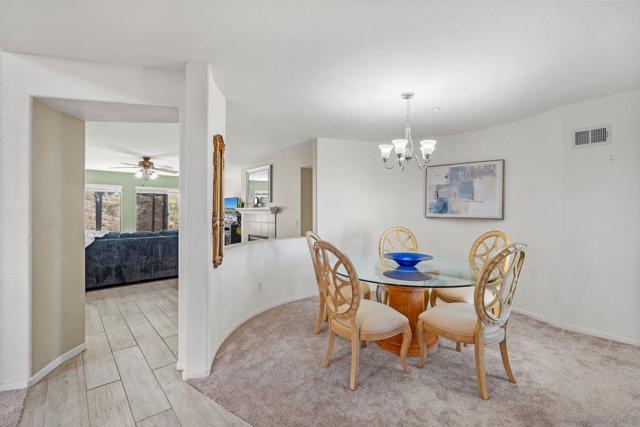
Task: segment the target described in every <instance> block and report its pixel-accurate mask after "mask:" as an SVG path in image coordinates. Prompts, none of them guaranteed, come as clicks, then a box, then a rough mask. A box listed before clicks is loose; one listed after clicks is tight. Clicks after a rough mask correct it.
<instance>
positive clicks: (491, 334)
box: [416, 243, 527, 400]
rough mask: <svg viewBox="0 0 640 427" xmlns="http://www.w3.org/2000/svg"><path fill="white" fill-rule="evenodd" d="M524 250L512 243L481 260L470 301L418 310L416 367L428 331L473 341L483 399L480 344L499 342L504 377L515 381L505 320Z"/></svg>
mask: <svg viewBox="0 0 640 427" xmlns="http://www.w3.org/2000/svg"><path fill="white" fill-rule="evenodd" d="M526 250H527V247H526V245H523V244H520V243H513V244H511V245H509V246H507V247H506V248H504V249H502V250H501V251H500V252H498V253H497V254H496V255H495V256H494V257H493V258H492V259H491V260H490V261H489V262H488V263H486V264H485V266H484V268H483V270H482V272H481V273H480V276H479V277H478V279H477V281H476V286H475V291H474V303H473V305H471V304H467V303H464V302H455V303H448V304H439V305H437V306H435V307H432V308H430V309H428V310H426V311H425V312H423V313H422V314H420V316H419V317H418V324H417V327H416V333H417V334H418V342H419V345H420V362H419V363H418V367H422V366H423V365H424V363H425V359H426V340H425V333H426V332H427V331H429V332H431V333H433V334H435V335H438V336H441V337H444V338H448V339H450V340H454V341H456V342H463V343H467V344H473V345H474V348H475V356H476V373H477V376H478V388H479V390H480V396H481V397H482V398H483V399H485V400H486V399H488V398H489V393H488V392H487V380H486V376H485V370H484V346H486V345H491V344H499V345H500V354H501V355H502V363H503V365H504V370H505V371H506V373H507V377H508V378H509V381H511V382H512V383H515V382H516V379H515V377H514V376H513V372H512V371H511V364H510V363H509V353H508V351H507V323H508V321H509V315H510V314H511V306H512V303H513V296H514V294H515V291H516V288H517V286H518V280H519V279H520V272H521V270H522V264H523V263H524V259H525V254H526Z"/></svg>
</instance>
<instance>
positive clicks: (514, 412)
mask: <svg viewBox="0 0 640 427" xmlns="http://www.w3.org/2000/svg"><path fill="white" fill-rule="evenodd" d="M316 309H317V301H316V300H315V299H308V300H304V301H298V302H294V303H290V304H286V305H284V306H280V307H277V308H275V309H273V310H270V311H268V312H266V313H263V314H261V315H260V316H257V317H255V318H253V319H251V320H250V321H248V322H247V323H245V324H244V325H242V326H241V327H240V328H239V329H238V330H236V331H235V332H234V333H233V334H232V335H231V336H230V337H229V339H228V340H227V341H226V342H225V344H224V345H223V347H222V349H221V351H220V352H219V354H218V356H217V357H216V359H215V361H214V363H213V369H212V373H211V375H210V376H209V377H208V378H206V379H203V380H198V381H193V382H192V384H193V385H194V386H195V387H196V388H198V389H199V390H200V391H202V392H203V393H205V394H206V395H207V396H209V397H210V398H212V399H214V400H216V401H217V402H219V403H221V404H222V405H223V406H224V407H226V408H227V409H229V410H231V411H232V412H233V413H235V414H236V415H238V416H239V417H241V418H243V419H244V420H245V421H247V422H249V423H250V424H252V425H254V426H384V427H391V426H430V425H433V426H436V425H444V426H492V427H493V426H640V347H635V346H630V345H624V344H618V343H614V342H609V341H607V340H602V339H597V338H592V337H589V336H586V335H581V334H576V333H571V332H566V331H562V330H560V329H556V328H553V327H551V326H549V325H547V324H545V323H542V322H539V321H536V320H533V319H530V318H528V317H525V316H522V315H517V314H514V315H513V316H512V318H511V321H510V327H509V339H510V353H511V365H512V367H513V370H514V374H515V376H516V379H517V380H518V384H517V385H515V384H512V383H510V382H508V381H507V380H506V376H505V373H504V370H503V367H502V362H501V360H500V353H499V351H498V348H497V346H495V347H488V348H487V374H488V378H487V381H488V387H489V394H490V400H488V401H483V400H481V399H480V397H479V395H478V390H477V386H476V376H475V368H474V356H473V348H472V347H468V348H464V349H463V350H462V352H461V353H457V352H455V351H454V350H453V348H452V345H451V343H449V342H446V341H441V348H440V350H439V351H438V352H437V353H436V354H435V355H433V356H431V357H430V358H429V359H428V361H427V365H425V367H424V368H422V369H418V368H416V367H415V363H416V360H417V359H413V358H412V359H410V365H412V366H411V367H412V369H411V373H410V374H404V373H403V372H402V370H401V366H400V361H399V359H398V357H397V356H394V355H392V354H390V353H387V352H385V351H383V350H381V349H380V348H379V347H377V345H375V344H369V346H368V347H367V348H364V349H362V351H361V353H360V367H361V370H360V379H359V388H358V390H357V391H356V392H351V391H349V389H348V381H349V368H350V365H349V361H350V347H349V344H348V342H347V341H345V340H342V339H337V340H336V346H335V350H334V358H333V362H332V363H331V365H329V367H328V368H322V366H321V359H322V354H323V351H324V349H325V344H326V336H327V334H326V327H325V328H324V329H323V332H322V333H321V334H320V335H314V334H313V333H312V330H313V321H314V319H315V313H316V312H315V310H316Z"/></svg>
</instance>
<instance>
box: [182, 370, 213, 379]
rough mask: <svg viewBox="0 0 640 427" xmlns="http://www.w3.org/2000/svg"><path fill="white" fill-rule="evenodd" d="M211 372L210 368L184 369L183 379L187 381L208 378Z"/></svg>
mask: <svg viewBox="0 0 640 427" xmlns="http://www.w3.org/2000/svg"><path fill="white" fill-rule="evenodd" d="M210 373H211V370H210V369H207V370H206V371H190V372H187V371H182V379H183V380H185V381H187V380H196V379H198V378H207V377H208V376H209V374H210Z"/></svg>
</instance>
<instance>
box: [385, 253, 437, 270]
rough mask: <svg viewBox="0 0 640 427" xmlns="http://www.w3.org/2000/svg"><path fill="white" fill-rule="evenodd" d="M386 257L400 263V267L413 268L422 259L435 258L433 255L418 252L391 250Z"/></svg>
mask: <svg viewBox="0 0 640 427" xmlns="http://www.w3.org/2000/svg"><path fill="white" fill-rule="evenodd" d="M384 257H385V258H387V259H390V260H393V261H395V262H397V263H398V269H405V268H413V267H415V266H416V264H418V263H419V262H421V261H428V260H430V259H433V257H432V256H431V255H427V254H421V253H418V252H389V253H386V254H384Z"/></svg>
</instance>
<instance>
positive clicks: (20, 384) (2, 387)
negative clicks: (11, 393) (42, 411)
mask: <svg viewBox="0 0 640 427" xmlns="http://www.w3.org/2000/svg"><path fill="white" fill-rule="evenodd" d="M27 387H29V380H20V381H14V382H12V383H4V384H0V391H7V390H21V389H23V388H27Z"/></svg>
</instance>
